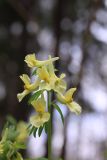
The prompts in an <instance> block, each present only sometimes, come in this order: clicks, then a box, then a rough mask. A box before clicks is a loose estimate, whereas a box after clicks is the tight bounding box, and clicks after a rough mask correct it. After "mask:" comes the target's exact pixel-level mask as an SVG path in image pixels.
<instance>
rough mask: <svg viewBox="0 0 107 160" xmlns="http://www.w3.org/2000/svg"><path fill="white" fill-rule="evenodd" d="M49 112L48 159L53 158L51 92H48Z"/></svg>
mask: <svg viewBox="0 0 107 160" xmlns="http://www.w3.org/2000/svg"><path fill="white" fill-rule="evenodd" d="M48 112H49V113H50V119H49V121H48V160H51V130H52V112H51V92H48Z"/></svg>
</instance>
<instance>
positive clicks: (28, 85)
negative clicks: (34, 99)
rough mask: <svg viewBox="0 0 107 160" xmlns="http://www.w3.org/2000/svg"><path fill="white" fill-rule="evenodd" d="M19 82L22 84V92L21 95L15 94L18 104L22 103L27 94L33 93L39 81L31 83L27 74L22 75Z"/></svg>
mask: <svg viewBox="0 0 107 160" xmlns="http://www.w3.org/2000/svg"><path fill="white" fill-rule="evenodd" d="M20 78H21V80H22V81H23V82H24V91H23V92H22V93H18V94H17V98H18V100H19V102H21V101H22V99H23V98H24V97H25V96H26V95H27V94H29V93H30V92H32V91H34V90H35V89H37V88H38V86H39V83H40V79H39V78H37V80H35V82H34V83H31V81H30V78H29V77H28V75H27V74H23V75H22V76H20Z"/></svg>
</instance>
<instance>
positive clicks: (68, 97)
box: [57, 88, 81, 114]
mask: <svg viewBox="0 0 107 160" xmlns="http://www.w3.org/2000/svg"><path fill="white" fill-rule="evenodd" d="M75 91H76V88H71V89H69V90H68V91H67V92H66V93H65V94H64V95H63V94H61V93H60V94H57V98H58V100H59V101H60V102H61V103H63V104H65V105H67V107H68V108H69V109H70V111H71V112H75V113H76V114H80V113H81V107H80V105H79V104H78V103H76V102H75V101H73V98H72V96H73V94H74V92H75Z"/></svg>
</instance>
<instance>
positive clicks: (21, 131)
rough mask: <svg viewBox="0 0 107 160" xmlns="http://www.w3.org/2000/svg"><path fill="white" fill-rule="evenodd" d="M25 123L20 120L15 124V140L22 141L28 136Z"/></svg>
mask: <svg viewBox="0 0 107 160" xmlns="http://www.w3.org/2000/svg"><path fill="white" fill-rule="evenodd" d="M26 128H27V124H26V123H25V122H23V121H20V122H19V123H18V124H17V131H18V132H19V135H18V136H17V137H16V141H17V142H19V143H24V142H25V141H26V139H27V137H28V134H27V130H26Z"/></svg>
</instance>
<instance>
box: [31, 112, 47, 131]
mask: <svg viewBox="0 0 107 160" xmlns="http://www.w3.org/2000/svg"><path fill="white" fill-rule="evenodd" d="M49 118H50V114H49V113H48V112H44V113H43V114H42V115H40V114H37V115H34V116H31V117H30V123H31V124H32V125H33V126H35V127H37V128H39V127H40V126H43V124H44V123H45V122H47V121H48V120H49Z"/></svg>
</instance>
